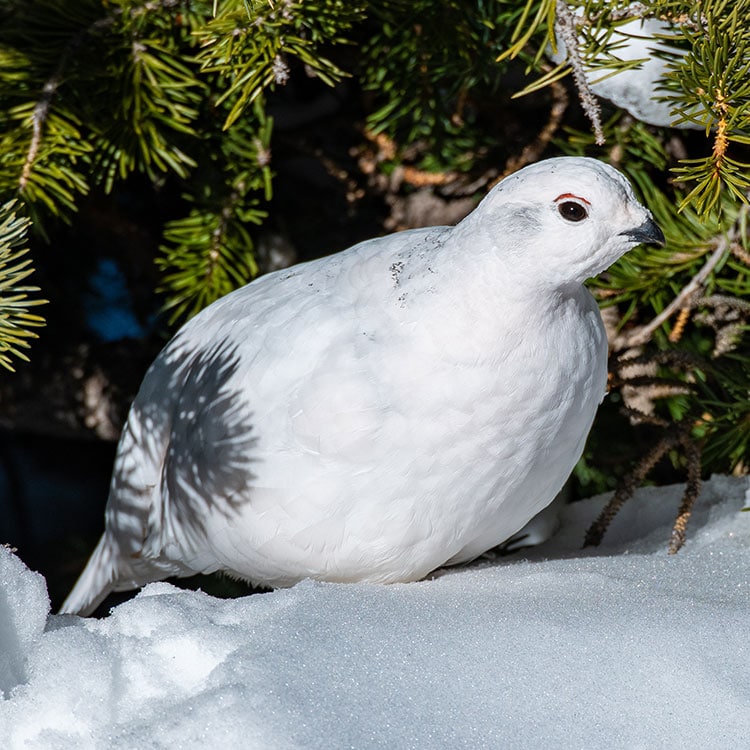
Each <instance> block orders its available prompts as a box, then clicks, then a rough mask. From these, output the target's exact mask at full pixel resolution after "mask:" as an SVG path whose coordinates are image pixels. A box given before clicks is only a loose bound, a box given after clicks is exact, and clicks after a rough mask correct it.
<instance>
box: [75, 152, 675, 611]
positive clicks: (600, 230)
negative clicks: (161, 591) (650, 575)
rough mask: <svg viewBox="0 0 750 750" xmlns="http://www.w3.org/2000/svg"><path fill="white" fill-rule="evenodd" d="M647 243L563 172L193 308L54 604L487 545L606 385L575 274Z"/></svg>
mask: <svg viewBox="0 0 750 750" xmlns="http://www.w3.org/2000/svg"><path fill="white" fill-rule="evenodd" d="M663 240H664V237H663V234H662V232H661V230H660V229H659V228H658V227H657V225H656V224H655V222H654V220H653V218H652V216H651V214H650V213H649V212H648V211H647V210H646V209H645V208H644V207H643V206H642V205H641V204H640V203H639V202H638V201H637V199H636V198H635V196H634V195H633V191H632V189H631V187H630V185H629V183H628V181H627V180H626V179H625V178H624V177H623V176H622V175H621V174H620V173H619V172H618V171H617V170H615V169H613V168H612V167H610V166H607V165H605V164H603V163H600V162H598V161H596V160H594V159H587V158H575V157H563V158H556V159H549V160H547V161H543V162H540V163H537V164H534V165H532V166H528V167H526V168H525V169H522V170H521V171H519V172H517V173H515V174H513V175H511V176H510V177H507V178H506V179H504V180H503V181H502V182H500V183H499V184H498V185H497V186H495V187H494V188H493V189H492V190H491V191H490V192H489V194H488V195H487V196H486V197H485V198H484V200H483V201H482V202H481V203H480V204H479V205H478V206H477V208H476V209H475V210H474V211H473V212H472V213H471V214H470V215H469V216H467V217H466V218H465V219H464V220H463V221H461V222H460V223H459V224H457V225H456V226H454V227H434V228H430V229H416V230H411V231H406V232H401V233H398V234H394V235H391V236H387V237H382V238H378V239H372V240H368V241H366V242H362V243H360V244H358V245H355V246H354V247H351V248H349V249H348V250H346V251H344V252H341V253H339V254H337V255H333V256H330V257H326V258H322V259H320V260H315V261H312V262H309V263H304V264H301V265H298V266H296V267H294V268H292V269H288V270H282V271H277V272H275V273H272V274H269V275H267V276H264V277H262V278H260V279H257V280H256V281H254V282H252V283H251V284H249V285H247V286H245V287H243V288H241V289H239V290H237V291H235V292H233V293H232V294H229V295H227V296H226V297H224V298H222V299H221V300H219V301H217V302H215V303H214V304H212V305H211V306H209V307H208V308H206V309H205V310H203V311H202V312H201V313H200V314H198V315H197V316H196V317H194V318H193V319H192V320H191V321H189V322H188V323H187V324H186V325H185V326H184V327H183V328H182V329H181V330H180V331H179V332H178V333H177V335H176V336H175V337H174V338H173V339H172V340H171V341H170V342H169V344H167V346H166V347H165V348H164V350H163V351H162V352H161V354H160V355H159V356H158V358H157V359H156V361H155V362H154V363H153V365H152V366H151V368H150V369H149V371H148V373H147V374H146V377H145V379H144V381H143V384H142V386H141V388H140V391H139V393H138V395H137V397H136V399H135V401H134V403H133V405H132V408H131V411H130V414H129V417H128V420H127V424H126V425H125V428H124V431H123V434H122V437H121V439H120V444H119V448H118V453H117V458H116V461H115V466H114V472H113V477H112V483H111V489H110V494H109V500H108V504H107V510H106V531H105V532H104V535H103V536H102V538H101V541H100V542H99V545H98V546H97V548H96V550H95V551H94V553H93V555H92V557H91V559H90V560H89V562H88V565H87V567H86V569H85V570H84V572H83V573H82V575H81V577H80V579H79V580H78V582H77V584H76V586H75V587H74V589H73V591H72V592H71V594H70V595H69V597H68V598H67V600H66V601H65V603H64V604H63V607H62V612H75V613H89V612H91V611H92V610H93V609H94V608H95V607H96V606H97V605H98V603H99V602H101V601H102V599H103V598H104V597H105V596H106V595H107V594H108V593H109V592H110V591H112V590H118V591H119V590H126V589H132V588H136V587H139V586H142V585H144V584H145V583H147V582H149V581H154V580H159V579H162V578H165V577H167V576H173V575H176V576H185V575H193V574H195V573H198V572H201V573H210V572H213V571H219V570H221V571H225V572H227V573H229V574H231V575H233V576H236V577H239V578H242V579H245V580H247V581H250V582H253V583H255V584H261V585H265V586H269V587H279V586H290V585H293V584H294V583H296V582H298V581H300V580H302V579H305V578H313V579H318V580H325V581H342V582H343V581H370V582H381V583H391V582H396V581H413V580H418V579H420V578H423V577H424V576H426V575H427V574H428V573H430V571H432V570H434V569H435V568H438V567H440V566H443V565H452V564H455V563H461V562H465V561H469V560H472V559H474V558H476V557H477V556H478V555H480V554H481V553H483V552H485V551H486V550H488V549H489V548H491V547H493V546H495V545H497V544H499V543H501V542H503V541H504V540H506V539H507V538H508V537H510V536H512V535H513V534H514V533H515V532H517V531H518V530H519V529H520V528H521V527H522V526H523V525H524V524H525V523H526V522H527V521H528V520H529V519H530V518H531V517H532V516H534V515H535V514H536V513H537V512H538V511H540V510H541V509H542V508H544V507H545V506H546V505H547V504H548V503H549V502H550V501H551V500H552V499H553V498H554V496H555V494H556V493H557V492H558V490H559V489H560V488H561V487H562V485H563V484H564V482H565V480H566V479H567V477H568V475H569V474H570V472H571V471H572V469H573V467H574V465H575V463H576V461H577V460H578V458H579V457H580V455H581V452H582V450H583V446H584V441H585V440H586V436H587V434H588V431H589V429H590V427H591V423H592V421H593V419H594V413H595V412H596V409H597V406H598V404H599V402H600V401H601V400H602V398H603V397H604V394H605V389H606V379H607V341H606V336H605V332H604V327H603V325H602V321H601V317H600V315H599V311H598V308H597V306H596V303H595V301H594V299H593V298H592V296H591V295H590V294H589V292H588V291H587V290H586V289H585V288H584V286H583V282H584V281H585V280H586V279H587V278H589V277H591V276H594V275H595V274H598V273H599V272H601V271H603V270H604V269H606V268H607V267H608V266H609V265H610V264H612V263H613V262H614V261H615V260H617V258H619V257H620V256H621V255H623V254H624V253H625V252H627V251H628V250H629V249H630V248H632V247H634V246H635V245H637V244H639V243H641V242H659V243H661V242H663Z"/></svg>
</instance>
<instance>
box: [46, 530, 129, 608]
mask: <svg viewBox="0 0 750 750" xmlns="http://www.w3.org/2000/svg"><path fill="white" fill-rule="evenodd" d="M118 557H119V551H118V549H117V547H116V546H115V545H114V543H113V542H112V538H111V537H110V536H109V534H106V533H105V534H103V535H102V538H101V539H100V540H99V544H97V545H96V549H95V550H94V552H93V553H92V555H91V557H90V558H89V561H88V563H86V567H85V568H84V570H83V573H81V575H80V577H79V578H78V580H77V581H76V585H75V586H74V587H73V590H72V591H71V592H70V593H69V594H68V598H67V599H66V600H65V601H64V602H63V605H62V607H60V614H73V615H81V616H82V617H86V616H87V615H90V614H91V613H92V612H93V611H94V610H95V609H96V608H97V607H98V606H99V605H100V604H101V602H102V601H103V600H104V598H105V597H106V596H107V595H108V594H109V593H110V592H111V591H113V590H114V587H115V584H116V583H117V579H118V566H117V558H118Z"/></svg>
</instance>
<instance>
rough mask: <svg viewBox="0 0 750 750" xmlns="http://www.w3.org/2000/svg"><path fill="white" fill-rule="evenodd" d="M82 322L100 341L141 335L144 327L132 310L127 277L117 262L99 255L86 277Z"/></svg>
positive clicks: (144, 333) (143, 332) (144, 332)
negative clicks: (87, 282) (83, 321)
mask: <svg viewBox="0 0 750 750" xmlns="http://www.w3.org/2000/svg"><path fill="white" fill-rule="evenodd" d="M83 307H84V311H85V313H86V326H87V327H88V329H89V330H90V331H91V332H92V333H94V334H96V336H97V337H98V338H99V339H100V340H101V341H119V340H120V339H127V338H143V337H144V336H145V335H146V333H147V331H146V329H145V328H144V327H143V326H142V325H141V324H140V323H139V322H138V319H137V318H136V316H135V313H134V312H133V302H132V299H131V297H130V290H129V289H128V285H127V281H126V279H125V276H124V274H123V273H122V271H121V270H120V267H119V265H118V264H117V262H116V261H115V260H114V259H112V258H100V259H99V260H98V262H97V265H96V270H95V271H94V273H92V274H91V276H90V277H89V291H88V292H87V293H86V294H85V295H84V298H83Z"/></svg>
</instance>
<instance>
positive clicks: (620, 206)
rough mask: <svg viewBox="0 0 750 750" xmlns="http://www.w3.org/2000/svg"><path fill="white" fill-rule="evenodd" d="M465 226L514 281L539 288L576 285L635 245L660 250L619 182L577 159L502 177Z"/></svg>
mask: <svg viewBox="0 0 750 750" xmlns="http://www.w3.org/2000/svg"><path fill="white" fill-rule="evenodd" d="M465 221H466V222H467V224H468V225H469V226H470V227H471V231H472V232H478V233H479V234H480V236H481V237H482V242H483V243H489V245H490V246H492V247H493V249H494V251H495V252H496V253H497V254H498V255H499V256H500V257H501V258H502V260H503V263H504V265H505V266H506V267H507V268H509V269H513V275H514V276H515V275H516V273H520V274H524V275H529V276H531V277H533V278H535V279H537V280H538V281H540V282H541V283H542V284H545V285H555V286H557V285H568V284H572V283H582V282H583V281H585V280H586V279H587V278H590V277H592V276H595V275H596V274H598V273H601V272H602V271H604V270H605V269H606V268H608V267H609V266H610V265H611V264H612V263H614V262H615V261H616V260H617V259H618V258H619V257H620V256H622V255H624V254H625V253H626V252H627V251H628V250H630V249H631V248H633V247H635V246H636V245H639V244H641V243H657V244H664V234H663V233H662V231H661V229H659V227H658V226H657V224H656V222H655V221H654V218H653V216H652V215H651V213H650V211H648V210H647V209H646V208H644V207H643V206H642V205H641V204H640V203H639V201H638V199H637V198H636V197H635V194H634V193H633V189H632V187H631V185H630V183H629V182H628V181H627V179H626V178H625V177H624V176H623V175H622V174H621V173H620V172H618V171H617V170H616V169H614V168H613V167H610V166H609V165H607V164H604V163H602V162H600V161H597V160H596V159H589V158H583V157H560V158H555V159H547V160H545V161H541V162H538V163H536V164H532V165H531V166H528V167H525V168H524V169H521V170H519V171H518V172H516V173H514V174H512V175H510V176H509V177H506V178H505V179H504V180H502V182H500V183H499V184H498V185H496V186H495V187H494V188H493V189H492V190H491V191H490V193H489V194H488V195H487V196H486V197H485V199H484V200H483V201H482V202H481V203H480V204H479V206H478V207H477V208H476V210H475V211H474V212H473V213H472V214H471V215H470V216H469V217H467V220H465ZM459 226H461V225H459ZM467 228H469V227H467ZM485 246H486V245H485Z"/></svg>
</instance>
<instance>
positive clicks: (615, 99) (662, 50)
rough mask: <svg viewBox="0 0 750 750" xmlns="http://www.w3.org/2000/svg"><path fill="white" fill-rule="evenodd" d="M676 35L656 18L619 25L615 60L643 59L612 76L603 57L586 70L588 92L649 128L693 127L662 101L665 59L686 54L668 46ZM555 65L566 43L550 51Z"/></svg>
mask: <svg viewBox="0 0 750 750" xmlns="http://www.w3.org/2000/svg"><path fill="white" fill-rule="evenodd" d="M676 36H679V34H677V32H676V31H675V28H674V27H673V26H671V25H670V24H668V23H666V22H664V21H660V20H659V19H656V18H646V19H639V18H636V19H634V20H632V21H629V22H627V23H624V24H622V25H621V26H618V27H617V28H616V29H614V31H613V32H612V36H611V38H610V44H611V45H613V54H614V56H615V57H616V58H618V59H620V60H625V61H632V60H643V62H642V63H641V64H640V65H639V66H638V67H636V68H630V69H628V70H622V71H619V72H617V73H616V74H614V75H613V70H614V69H613V68H611V67H608V66H607V65H605V64H604V60H605V58H604V56H602V58H601V59H600V60H599V61H598V64H597V65H596V66H590V67H587V68H586V78H587V79H588V81H589V84H590V86H591V90H592V91H593V92H594V93H595V94H596V95H597V96H601V97H604V98H605V99H609V100H610V101H611V102H612V103H613V104H615V105H616V106H618V107H620V108H621V109H625V110H627V111H628V112H630V114H631V115H633V117H635V118H636V119H637V120H640V121H641V122H646V123H649V124H650V125H660V126H668V127H676V128H696V127H698V126H696V125H695V124H694V123H691V122H689V121H680V116H679V115H678V114H677V113H676V112H675V111H674V107H675V105H674V103H673V102H671V101H670V100H668V99H666V98H665V94H666V86H665V81H666V77H667V73H668V72H669V69H670V66H669V62H668V57H671V58H672V59H673V60H679V59H680V58H681V57H683V56H684V55H685V51H684V50H681V49H680V48H678V47H675V46H674V45H671V44H669V43H668V41H667V40H668V39H669V38H670V37H671V38H675V37H676ZM550 57H551V58H552V60H553V61H554V62H556V63H560V62H562V61H563V60H564V59H565V57H566V50H565V44H564V43H563V42H562V40H561V39H558V40H557V50H556V51H555V52H550Z"/></svg>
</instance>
